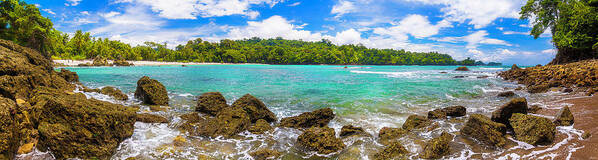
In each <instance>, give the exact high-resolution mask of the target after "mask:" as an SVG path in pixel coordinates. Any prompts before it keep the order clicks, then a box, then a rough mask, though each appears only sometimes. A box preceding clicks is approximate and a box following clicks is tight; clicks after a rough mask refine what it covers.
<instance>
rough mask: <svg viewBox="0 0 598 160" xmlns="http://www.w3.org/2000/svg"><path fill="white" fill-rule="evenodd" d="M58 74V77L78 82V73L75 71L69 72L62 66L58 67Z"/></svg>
mask: <svg viewBox="0 0 598 160" xmlns="http://www.w3.org/2000/svg"><path fill="white" fill-rule="evenodd" d="M58 75H59V76H60V77H62V78H64V80H66V81H67V82H71V83H75V82H79V75H77V73H75V72H71V71H69V70H66V69H64V68H61V69H60V72H58Z"/></svg>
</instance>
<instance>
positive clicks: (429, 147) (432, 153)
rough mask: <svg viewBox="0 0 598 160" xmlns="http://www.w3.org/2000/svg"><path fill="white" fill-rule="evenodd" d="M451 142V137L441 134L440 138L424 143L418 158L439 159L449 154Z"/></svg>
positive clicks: (444, 133)
mask: <svg viewBox="0 0 598 160" xmlns="http://www.w3.org/2000/svg"><path fill="white" fill-rule="evenodd" d="M452 140H453V135H451V134H449V133H447V132H442V134H441V135H440V137H436V138H434V139H431V140H430V141H428V142H427V143H426V146H425V147H424V151H423V153H421V155H420V157H421V158H424V159H439V158H442V157H443V156H446V155H448V154H449V151H450V146H449V143H450V142H451V141H452Z"/></svg>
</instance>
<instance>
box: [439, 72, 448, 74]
mask: <svg viewBox="0 0 598 160" xmlns="http://www.w3.org/2000/svg"><path fill="white" fill-rule="evenodd" d="M440 73H441V74H447V73H448V72H440Z"/></svg>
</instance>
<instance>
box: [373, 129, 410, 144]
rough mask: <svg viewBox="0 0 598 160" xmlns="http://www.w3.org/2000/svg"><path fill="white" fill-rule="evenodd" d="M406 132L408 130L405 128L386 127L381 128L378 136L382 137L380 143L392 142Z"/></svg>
mask: <svg viewBox="0 0 598 160" xmlns="http://www.w3.org/2000/svg"><path fill="white" fill-rule="evenodd" d="M406 133H407V130H405V129H403V128H390V127H384V128H382V129H380V132H379V133H378V138H380V143H382V144H389V143H390V142H394V141H396V140H397V139H399V138H401V137H402V136H403V135H404V134H406Z"/></svg>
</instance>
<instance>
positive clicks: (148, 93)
mask: <svg viewBox="0 0 598 160" xmlns="http://www.w3.org/2000/svg"><path fill="white" fill-rule="evenodd" d="M135 97H136V98H137V99H139V100H141V101H143V103H146V104H150V105H168V92H167V91H166V87H164V85H162V83H160V82H158V81H157V80H154V79H151V78H149V77H147V76H143V77H141V79H139V81H137V90H135Z"/></svg>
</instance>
